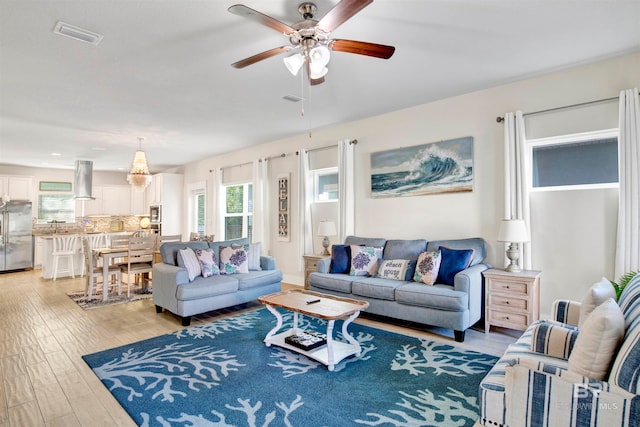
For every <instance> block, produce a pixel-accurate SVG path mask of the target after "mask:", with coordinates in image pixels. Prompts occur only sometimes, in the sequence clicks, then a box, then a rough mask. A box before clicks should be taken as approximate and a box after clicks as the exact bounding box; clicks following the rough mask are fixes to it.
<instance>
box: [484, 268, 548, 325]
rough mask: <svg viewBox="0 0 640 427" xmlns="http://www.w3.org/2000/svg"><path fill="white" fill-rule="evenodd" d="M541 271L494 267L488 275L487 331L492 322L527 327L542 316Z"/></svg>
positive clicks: (485, 275)
mask: <svg viewBox="0 0 640 427" xmlns="http://www.w3.org/2000/svg"><path fill="white" fill-rule="evenodd" d="M540 274H542V273H541V272H540V271H534V270H522V271H521V272H518V273H512V272H509V271H505V270H499V269H497V268H491V269H489V270H486V271H484V272H483V273H482V275H483V276H484V278H485V294H484V304H485V305H484V307H485V312H484V332H485V334H486V333H488V332H489V329H490V328H491V325H494V326H501V327H503V328H509V329H516V330H520V331H524V330H525V329H527V327H528V326H529V325H530V324H531V322H533V321H535V320H538V319H539V318H540Z"/></svg>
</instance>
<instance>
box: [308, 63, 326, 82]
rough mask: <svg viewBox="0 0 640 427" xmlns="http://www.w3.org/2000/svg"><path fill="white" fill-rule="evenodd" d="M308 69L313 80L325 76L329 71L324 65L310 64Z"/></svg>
mask: <svg viewBox="0 0 640 427" xmlns="http://www.w3.org/2000/svg"><path fill="white" fill-rule="evenodd" d="M309 71H310V73H309V74H310V77H311V78H312V79H314V80H315V79H321V78H322V77H324V76H326V75H327V73H328V72H329V69H328V68H327V67H325V66H324V65H322V66H319V67H317V66H314V65H313V64H312V65H311V66H310V67H309Z"/></svg>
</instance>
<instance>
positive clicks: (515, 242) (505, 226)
mask: <svg viewBox="0 0 640 427" xmlns="http://www.w3.org/2000/svg"><path fill="white" fill-rule="evenodd" d="M528 241H529V231H528V230H527V226H526V225H525V223H524V221H523V220H521V219H503V220H502V222H501V223H500V231H499V232H498V242H506V243H510V245H509V249H507V258H509V259H510V260H511V263H510V264H509V265H508V266H507V268H506V269H505V270H506V271H510V272H513V273H518V272H520V271H522V269H521V268H520V266H519V265H518V259H519V258H520V246H519V244H520V243H521V242H528Z"/></svg>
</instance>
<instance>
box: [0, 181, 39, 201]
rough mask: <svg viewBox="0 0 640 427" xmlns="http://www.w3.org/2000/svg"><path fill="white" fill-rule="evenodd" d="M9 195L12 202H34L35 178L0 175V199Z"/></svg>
mask: <svg viewBox="0 0 640 427" xmlns="http://www.w3.org/2000/svg"><path fill="white" fill-rule="evenodd" d="M5 194H6V195H9V197H10V198H11V200H30V201H33V200H32V198H33V177H32V176H21V175H0V197H2V196H4V195H5Z"/></svg>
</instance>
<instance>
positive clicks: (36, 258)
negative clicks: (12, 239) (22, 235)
mask: <svg viewBox="0 0 640 427" xmlns="http://www.w3.org/2000/svg"><path fill="white" fill-rule="evenodd" d="M43 253H44V239H43V238H42V237H39V236H34V238H33V268H34V269H38V268H42V254H43Z"/></svg>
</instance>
